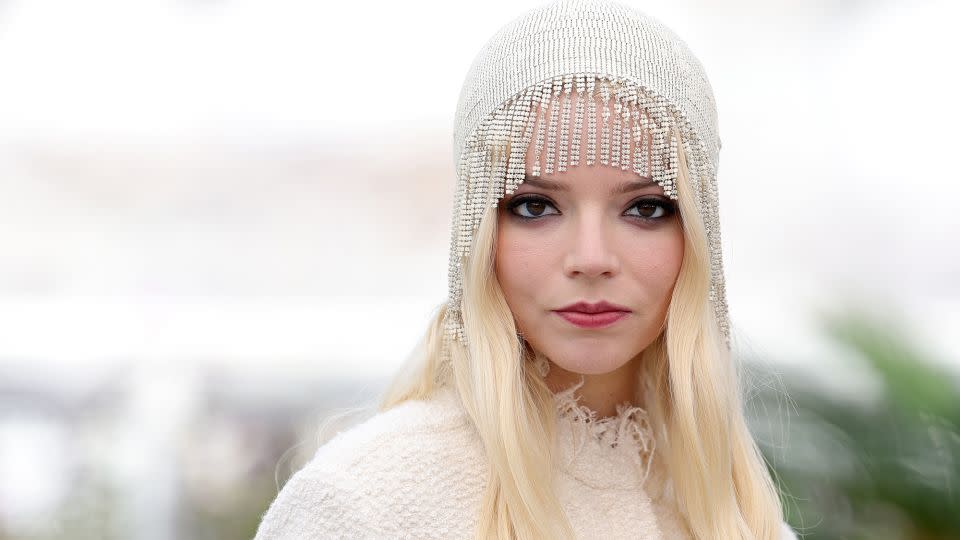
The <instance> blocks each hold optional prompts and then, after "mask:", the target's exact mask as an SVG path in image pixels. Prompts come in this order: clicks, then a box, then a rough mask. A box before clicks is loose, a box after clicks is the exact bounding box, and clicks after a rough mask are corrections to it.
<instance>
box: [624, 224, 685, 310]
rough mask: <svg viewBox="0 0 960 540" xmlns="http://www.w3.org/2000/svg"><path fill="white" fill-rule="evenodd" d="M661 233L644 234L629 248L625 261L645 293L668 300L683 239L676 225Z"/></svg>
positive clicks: (678, 262)
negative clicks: (642, 237) (639, 240)
mask: <svg viewBox="0 0 960 540" xmlns="http://www.w3.org/2000/svg"><path fill="white" fill-rule="evenodd" d="M662 233H663V234H655V235H650V236H648V237H646V238H645V239H644V241H643V242H640V243H638V244H637V245H636V246H635V247H634V249H632V250H630V252H629V253H630V256H629V258H628V259H627V261H628V262H627V264H628V266H629V268H630V273H631V274H632V275H633V276H634V279H635V280H636V281H637V282H638V283H640V284H641V285H640V286H641V288H643V289H646V292H647V294H648V295H650V296H651V297H658V298H661V299H662V298H663V297H666V299H667V300H669V296H670V293H671V292H672V291H673V286H674V284H675V283H676V281H677V276H678V275H679V274H680V265H681V264H682V263H683V244H684V240H683V231H682V230H681V229H680V228H679V227H677V228H675V229H670V230H666V231H662ZM651 299H653V298H651Z"/></svg>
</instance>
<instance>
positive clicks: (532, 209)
mask: <svg viewBox="0 0 960 540" xmlns="http://www.w3.org/2000/svg"><path fill="white" fill-rule="evenodd" d="M522 208H525V209H526V212H525V213H524V212H523V211H522V210H520V209H522ZM547 208H553V205H552V204H550V203H549V202H548V201H547V200H546V199H542V198H539V197H538V198H533V197H526V198H523V199H516V200H513V201H511V202H510V211H511V212H513V213H514V215H516V216H518V217H521V218H524V219H536V218H539V217H543V216H548V215H550V214H551V213H545V212H546V209H547ZM552 213H554V214H556V213H559V212H552Z"/></svg>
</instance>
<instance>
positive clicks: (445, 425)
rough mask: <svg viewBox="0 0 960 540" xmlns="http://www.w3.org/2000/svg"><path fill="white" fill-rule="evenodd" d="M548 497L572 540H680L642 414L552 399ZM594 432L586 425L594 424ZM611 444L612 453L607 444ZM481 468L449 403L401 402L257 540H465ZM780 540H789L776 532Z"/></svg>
mask: <svg viewBox="0 0 960 540" xmlns="http://www.w3.org/2000/svg"><path fill="white" fill-rule="evenodd" d="M556 397H557V405H558V412H559V413H560V414H559V425H558V444H559V454H558V455H559V458H560V460H559V464H558V471H557V473H558V474H557V493H558V496H559V498H560V501H561V503H562V505H563V507H564V509H565V511H566V514H567V517H568V519H569V520H570V522H571V524H572V525H573V528H574V530H575V531H576V533H577V536H578V537H579V538H581V539H590V540H594V539H604V540H607V539H619V538H642V539H652V540H653V539H662V540H668V539H670V540H672V539H678V540H679V539H688V538H691V536H690V533H689V530H688V529H687V527H686V525H685V524H684V522H683V520H682V518H681V517H680V516H679V513H678V512H677V510H676V507H675V505H674V502H673V498H672V489H671V486H670V482H669V480H668V479H667V478H666V475H665V472H664V471H665V469H664V467H663V466H662V464H661V461H660V460H659V459H651V456H654V457H656V456H657V454H656V452H655V448H654V447H653V445H652V440H653V438H652V436H651V433H650V430H649V425H648V424H647V423H646V417H645V412H644V411H643V410H642V409H640V408H637V407H624V406H621V407H620V408H618V414H617V415H616V416H614V417H610V418H605V419H602V420H599V421H587V422H585V421H584V419H585V417H587V416H589V415H590V411H589V410H587V409H586V408H584V407H581V406H579V405H578V404H577V403H576V402H575V401H574V400H573V398H572V392H563V393H560V394H557V395H556ZM591 420H592V419H591ZM614 443H615V444H614ZM487 473H488V465H487V463H486V458H485V457H484V454H483V452H482V448H481V444H480V440H479V438H478V436H477V434H476V432H475V430H474V429H473V427H472V424H471V423H470V421H469V417H468V416H467V414H466V411H465V410H464V409H463V407H462V405H461V403H460V401H459V399H458V397H457V396H456V394H455V393H454V392H453V391H452V390H449V389H444V390H441V391H440V392H439V393H438V394H437V396H436V397H435V398H433V399H430V400H428V401H408V402H405V403H402V404H400V405H398V406H396V407H394V408H392V409H390V410H388V411H385V412H382V413H378V414H376V415H374V416H373V417H371V418H370V419H368V420H366V421H365V422H363V423H361V424H358V425H356V426H354V427H353V428H351V429H348V430H346V431H344V432H342V433H339V434H338V435H337V436H336V437H334V438H333V439H331V440H330V441H329V442H328V443H327V444H325V445H323V446H322V447H321V448H320V449H319V450H318V451H317V453H316V455H315V456H314V457H313V459H312V460H311V461H310V462H309V463H308V464H307V465H306V466H305V467H304V468H302V469H301V470H299V471H298V472H297V473H296V474H294V475H293V476H292V477H291V478H290V480H289V481H288V482H287V483H286V485H284V487H283V489H282V490H281V491H280V493H279V495H278V496H277V498H276V499H275V500H274V501H273V503H272V504H271V505H270V507H269V509H268V510H267V511H266V513H265V514H264V516H263V520H262V522H261V523H260V527H259V530H258V531H257V535H256V538H255V540H281V539H282V540H292V539H331V538H350V539H367V538H377V539H379V538H391V539H392V538H411V539H418V540H421V539H423V540H426V539H444V540H448V539H468V538H472V537H473V534H474V531H475V525H476V517H475V516H476V514H477V511H478V508H479V505H480V500H481V496H482V495H483V491H484V487H485V485H486V478H487ZM782 538H783V539H784V540H795V538H796V536H795V535H794V534H793V532H792V531H791V530H790V529H789V528H788V527H787V526H786V525H785V524H784V525H783V536H782Z"/></svg>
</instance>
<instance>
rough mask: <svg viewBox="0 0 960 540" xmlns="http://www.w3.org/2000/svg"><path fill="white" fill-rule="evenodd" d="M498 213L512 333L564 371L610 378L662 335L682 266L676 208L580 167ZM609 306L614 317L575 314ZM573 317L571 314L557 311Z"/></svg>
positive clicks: (616, 175) (646, 189) (532, 183)
mask: <svg viewBox="0 0 960 540" xmlns="http://www.w3.org/2000/svg"><path fill="white" fill-rule="evenodd" d="M533 155H534V152H533V150H532V148H531V149H529V150H528V152H527V179H526V180H525V181H524V182H523V183H522V184H520V186H519V187H518V188H517V190H516V191H515V192H514V193H513V194H512V195H508V196H506V197H505V198H504V199H503V200H502V201H501V203H500V205H499V210H498V221H497V223H498V224H497V242H496V274H497V279H498V280H499V283H500V286H501V288H502V289H503V293H504V295H505V297H506V301H507V304H508V305H509V306H510V310H511V312H512V313H513V316H514V319H515V321H516V324H517V328H518V330H519V331H520V332H522V333H523V335H524V338H525V339H526V340H527V341H528V342H529V343H530V345H531V346H532V347H533V348H534V349H535V350H537V351H539V352H541V353H542V354H544V355H545V356H546V357H547V358H548V359H550V360H551V361H552V362H553V363H554V364H556V365H558V366H560V367H561V368H563V369H564V370H567V371H570V372H574V373H581V374H602V373H609V372H611V371H614V370H616V369H618V368H620V367H622V366H623V365H624V364H626V363H627V362H629V361H630V360H631V359H633V358H635V357H636V356H637V355H639V353H641V352H642V351H643V350H644V349H645V348H646V347H647V346H648V345H649V344H650V343H651V342H653V341H654V340H655V339H656V338H657V336H658V335H659V334H660V332H661V330H662V328H663V324H664V321H665V318H666V314H667V308H668V307H669V304H670V296H671V294H672V292H673V286H674V283H676V280H677V275H678V273H679V272H680V263H681V262H682V260H683V243H684V240H683V230H682V224H681V222H680V218H679V211H675V208H676V206H675V203H674V201H671V200H670V199H669V198H668V197H667V196H666V195H664V193H663V190H662V188H660V186H658V185H657V184H655V183H653V182H652V180H650V179H649V178H645V177H642V176H640V175H638V174H636V173H634V172H633V171H632V170H626V171H625V170H622V169H621V168H619V167H611V166H608V165H602V164H599V163H596V164H594V165H590V166H586V165H584V162H583V161H582V160H581V162H580V164H579V165H577V166H575V167H568V168H567V170H566V171H565V172H560V173H553V174H542V175H541V176H539V177H531V176H529V175H530V170H531V164H532V162H533V158H532V156H533ZM579 302H586V303H588V304H596V303H599V302H607V303H609V304H613V305H615V306H618V307H616V308H600V309H601V310H604V311H607V310H608V309H617V310H619V309H622V310H624V311H621V312H619V313H611V312H609V311H608V312H607V313H606V314H605V315H604V314H597V315H593V316H590V315H583V314H582V313H577V311H582V309H583V308H582V307H581V308H578V307H576V306H574V307H568V306H571V305H574V304H577V303H579ZM564 310H570V311H564Z"/></svg>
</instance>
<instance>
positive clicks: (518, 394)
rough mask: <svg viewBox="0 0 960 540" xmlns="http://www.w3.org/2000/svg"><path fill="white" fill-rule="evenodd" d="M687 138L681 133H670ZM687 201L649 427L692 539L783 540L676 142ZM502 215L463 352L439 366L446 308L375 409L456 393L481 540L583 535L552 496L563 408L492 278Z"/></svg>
mask: <svg viewBox="0 0 960 540" xmlns="http://www.w3.org/2000/svg"><path fill="white" fill-rule="evenodd" d="M674 136H675V137H677V138H678V140H679V137H680V134H679V133H678V132H676V131H675V132H674ZM678 147H679V148H680V151H679V152H678V153H679V165H680V166H679V178H678V182H677V184H678V189H679V193H678V203H679V208H680V216H681V219H682V221H683V224H684V226H683V230H684V240H685V242H684V254H683V262H682V265H681V268H680V273H679V275H678V277H677V282H676V285H675V286H674V289H673V295H672V297H671V301H670V307H669V310H668V313H667V320H666V325H665V330H664V332H663V333H661V335H660V336H659V337H658V338H657V339H656V340H655V341H654V342H653V343H652V344H651V345H650V346H649V347H647V349H646V350H645V351H644V352H643V354H642V359H641V360H642V361H641V365H640V373H641V377H642V380H643V382H644V384H645V387H646V388H647V389H648V390H647V393H646V400H647V402H646V403H645V404H644V405H645V407H646V408H647V409H648V412H649V414H650V420H651V425H654V426H657V427H658V428H659V429H657V433H656V437H657V441H656V442H657V448H658V449H661V450H660V451H661V452H662V454H663V456H664V458H665V463H666V465H667V470H668V472H669V476H670V478H671V480H672V482H673V485H674V492H675V495H676V499H677V507H678V509H679V510H680V512H681V513H682V514H683V515H684V516H685V518H686V520H687V524H688V525H689V527H690V530H691V531H692V532H693V534H694V536H695V537H696V538H698V539H701V540H706V539H711V540H712V539H717V538H720V539H758V540H774V539H776V538H778V536H779V531H780V522H781V521H782V517H783V511H782V508H781V503H780V498H779V494H778V492H777V491H776V489H775V487H774V484H773V481H772V479H771V477H770V475H769V473H768V471H767V468H766V463H765V461H764V459H763V456H762V454H761V453H760V451H759V449H758V447H757V445H756V443H755V441H754V439H753V436H752V435H751V433H750V431H749V430H748V427H747V424H746V420H745V417H744V411H743V391H742V389H741V387H740V377H739V375H738V373H737V368H736V366H735V365H734V364H733V362H732V359H731V357H730V354H729V351H728V349H727V347H726V345H725V343H724V341H723V339H722V336H721V333H720V329H719V327H718V326H717V323H716V319H715V317H714V311H713V309H712V307H711V304H710V300H709V287H710V271H709V254H708V249H707V236H706V230H705V228H704V223H703V221H702V220H701V218H700V216H699V213H698V211H697V207H696V203H695V200H694V196H695V195H694V194H693V193H692V192H691V188H690V187H689V183H688V182H689V178H688V175H689V172H688V168H687V162H686V157H685V155H684V152H683V150H682V149H683V144H679V145H678ZM496 233H497V209H496V208H495V207H488V209H487V211H486V213H485V214H484V215H483V218H482V220H481V222H480V227H479V229H478V231H477V233H476V235H475V238H474V246H473V248H472V249H471V253H472V255H471V256H470V257H469V258H468V259H467V261H468V262H467V264H466V265H465V268H464V276H463V308H462V309H463V323H464V331H465V333H466V335H467V338H468V339H467V345H463V344H461V343H460V342H454V343H453V344H452V349H451V350H450V361H449V362H444V361H443V360H442V357H443V356H442V354H441V352H442V347H443V318H444V314H445V311H446V307H445V306H441V307H440V309H439V310H438V311H437V313H435V315H434V317H433V319H432V321H431V323H430V325H429V327H428V329H427V332H426V333H425V335H424V336H423V338H422V339H421V341H420V343H419V345H418V346H417V348H416V349H415V352H414V354H413V355H412V356H411V357H410V358H409V359H408V361H407V363H406V364H405V366H404V369H403V370H402V371H401V372H400V373H399V374H397V376H396V377H395V378H394V380H393V381H392V382H391V383H390V384H389V385H388V387H387V389H386V390H385V392H384V394H383V396H382V398H381V402H380V405H379V407H380V410H386V409H389V408H391V407H393V406H395V405H397V404H399V403H402V402H404V401H407V400H413V399H429V397H430V396H431V395H432V394H433V392H434V391H435V390H436V389H437V388H438V387H440V386H446V385H452V386H453V388H455V390H456V391H457V392H458V393H459V395H460V398H461V400H462V402H463V405H464V408H465V409H466V410H467V413H468V414H469V416H470V417H471V418H472V420H473V422H474V424H475V425H476V428H477V431H478V433H479V437H480V439H481V441H482V443H483V446H484V450H485V454H486V456H487V458H488V460H489V465H490V467H489V471H490V475H489V482H488V484H487V488H486V492H485V493H484V495H483V499H482V502H481V507H480V509H479V519H478V522H477V528H476V538H477V539H482V540H486V539H488V538H501V539H506V538H518V539H540V538H570V539H572V538H574V536H575V535H574V533H573V530H572V528H571V526H570V523H569V521H568V520H567V519H566V517H565V515H564V512H563V509H562V507H561V505H560V503H559V501H558V499H557V498H556V496H555V494H554V491H553V488H552V486H553V477H552V470H553V459H554V441H555V431H554V426H555V421H556V411H555V408H554V401H553V398H552V395H551V393H550V390H549V388H548V387H547V386H546V384H545V383H544V381H543V378H542V377H541V376H540V375H539V374H538V373H537V371H536V369H534V367H533V363H532V361H531V360H532V358H531V354H530V351H529V349H528V348H527V347H525V346H524V342H523V341H522V340H521V338H519V337H518V335H517V329H516V327H515V324H514V320H513V317H512V314H511V312H510V309H509V307H508V305H507V303H506V300H505V299H504V296H503V292H502V290H501V288H500V285H499V283H498V282H497V279H496V275H495V271H494V254H495V241H496Z"/></svg>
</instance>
